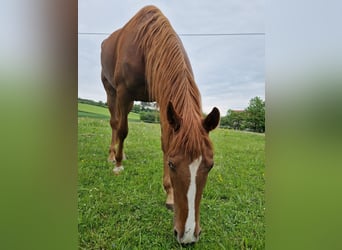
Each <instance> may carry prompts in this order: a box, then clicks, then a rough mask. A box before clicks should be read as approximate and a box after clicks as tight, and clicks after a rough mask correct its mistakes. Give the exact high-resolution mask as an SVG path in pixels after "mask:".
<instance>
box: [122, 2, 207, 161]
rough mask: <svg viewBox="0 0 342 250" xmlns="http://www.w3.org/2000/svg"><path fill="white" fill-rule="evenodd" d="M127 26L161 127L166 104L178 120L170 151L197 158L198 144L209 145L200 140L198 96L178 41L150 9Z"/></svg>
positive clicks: (199, 152)
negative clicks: (141, 60) (138, 51)
mask: <svg viewBox="0 0 342 250" xmlns="http://www.w3.org/2000/svg"><path fill="white" fill-rule="evenodd" d="M131 25H132V26H131ZM127 26H131V27H135V29H136V35H135V38H134V42H136V43H137V44H138V46H139V47H140V49H141V50H142V51H143V55H144V60H145V77H146V82H147V87H148V92H149V94H150V98H151V99H153V100H156V101H157V103H158V105H159V108H160V119H161V125H162V126H167V125H166V124H168V123H167V114H166V110H167V108H166V107H167V105H168V103H169V102H170V101H171V102H172V104H173V106H174V109H175V111H176V112H177V114H178V115H179V116H180V117H181V118H182V125H181V129H180V130H179V132H178V133H177V135H175V136H174V137H173V143H174V148H173V149H174V150H176V149H177V148H182V149H184V150H185V152H186V153H187V154H189V155H190V157H191V158H193V159H194V158H197V157H198V156H199V155H200V154H201V149H202V144H203V143H210V142H209V140H208V141H203V136H202V135H203V134H204V133H205V131H204V129H203V126H202V108H201V97H200V93H199V90H198V87H197V85H196V83H195V81H194V77H193V73H192V69H191V65H190V62H189V59H188V57H187V54H186V52H185V49H184V47H183V44H182V42H181V40H180V38H179V37H178V35H177V34H176V32H175V31H174V29H173V28H172V26H171V24H170V23H169V21H168V19H167V18H166V17H165V16H164V15H163V14H162V13H161V12H160V10H159V9H157V8H156V7H154V6H147V7H145V8H143V9H142V10H141V11H139V12H138V13H137V14H136V15H135V16H134V17H133V18H132V19H131V20H130V22H129V23H127ZM205 138H206V137H205ZM204 140H205V139H204ZM171 150H172V149H171ZM171 153H172V152H171Z"/></svg>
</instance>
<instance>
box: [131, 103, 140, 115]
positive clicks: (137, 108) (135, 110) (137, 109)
mask: <svg viewBox="0 0 342 250" xmlns="http://www.w3.org/2000/svg"><path fill="white" fill-rule="evenodd" d="M131 111H132V112H133V113H137V114H138V113H140V111H141V105H139V104H134V105H133V107H132V110H131Z"/></svg>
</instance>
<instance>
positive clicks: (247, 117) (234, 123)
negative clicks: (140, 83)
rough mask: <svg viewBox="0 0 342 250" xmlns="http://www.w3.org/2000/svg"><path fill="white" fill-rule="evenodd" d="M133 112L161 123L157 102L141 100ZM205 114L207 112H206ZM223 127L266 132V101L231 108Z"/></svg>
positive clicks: (143, 118) (142, 118)
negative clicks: (240, 107)
mask: <svg viewBox="0 0 342 250" xmlns="http://www.w3.org/2000/svg"><path fill="white" fill-rule="evenodd" d="M78 102H80V103H86V104H91V105H96V106H100V107H105V108H107V103H104V102H102V101H98V102H96V101H93V100H88V99H82V98H78ZM131 112H133V113H136V114H139V115H140V120H141V121H143V122H148V123H159V121H160V115H159V111H158V109H157V105H156V103H155V102H152V103H150V102H140V104H137V103H136V104H134V105H133V107H132V110H131ZM204 116H205V114H204ZM220 127H221V128H230V129H236V130H245V131H253V132H259V133H264V132H265V101H263V100H262V99H261V98H260V97H254V98H252V99H251V100H250V101H249V105H248V107H247V108H246V109H244V110H232V109H229V110H228V111H227V114H226V115H225V116H223V117H221V121H220Z"/></svg>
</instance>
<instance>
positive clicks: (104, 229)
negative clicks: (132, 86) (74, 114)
mask: <svg viewBox="0 0 342 250" xmlns="http://www.w3.org/2000/svg"><path fill="white" fill-rule="evenodd" d="M89 106H92V105H89ZM105 110H106V109H104V108H101V107H88V106H86V105H83V104H82V105H80V104H79V111H81V113H80V112H79V118H78V162H79V166H78V175H79V183H78V210H79V218H78V232H79V249H182V248H186V249H210V250H212V249H264V248H265V198H264V189H265V176H264V171H265V154H264V144H265V137H264V135H262V134H255V133H246V132H237V131H233V130H227V129H216V130H215V131H213V132H212V133H211V138H212V141H213V144H214V147H215V157H214V160H215V166H214V168H213V169H212V170H211V172H210V173H209V176H208V181H207V185H206V188H205V190H204V193H203V198H202V202H201V226H202V234H201V238H200V240H199V242H198V243H196V244H195V245H191V246H181V245H180V244H178V242H177V241H176V239H175V238H174V236H173V214H172V212H171V211H168V210H167V209H166V208H165V206H164V202H165V198H166V196H165V193H164V190H163V186H162V175H163V171H162V170H163V166H162V151H161V147H160V126H159V125H158V124H150V123H143V122H133V121H132V120H131V122H130V123H129V135H128V137H127V139H126V144H125V153H126V156H127V160H126V161H124V167H125V170H124V172H122V173H121V174H120V175H119V176H115V175H114V174H113V173H112V168H113V165H112V164H111V163H109V162H107V157H108V147H109V144H110V138H111V129H110V127H109V116H108V113H107V116H106V114H105ZM90 111H92V112H93V114H98V115H103V116H104V117H103V118H102V117H101V116H100V117H95V118H94V117H91V116H83V113H82V112H89V113H92V112H90ZM98 111H99V113H96V112H98ZM106 112H108V111H106ZM131 118H132V116H131ZM133 120H135V118H134V116H133Z"/></svg>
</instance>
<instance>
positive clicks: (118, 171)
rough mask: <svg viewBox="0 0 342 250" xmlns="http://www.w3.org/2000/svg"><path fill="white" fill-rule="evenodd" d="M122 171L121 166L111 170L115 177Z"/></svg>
mask: <svg viewBox="0 0 342 250" xmlns="http://www.w3.org/2000/svg"><path fill="white" fill-rule="evenodd" d="M123 170H124V167H123V166H120V167H115V168H113V172H114V174H116V175H118V174H120V172H121V171H123Z"/></svg>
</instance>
